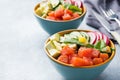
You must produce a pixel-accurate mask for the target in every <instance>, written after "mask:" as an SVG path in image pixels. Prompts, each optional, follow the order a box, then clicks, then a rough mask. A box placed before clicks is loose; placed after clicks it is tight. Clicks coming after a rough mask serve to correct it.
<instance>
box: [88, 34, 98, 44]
mask: <svg viewBox="0 0 120 80" xmlns="http://www.w3.org/2000/svg"><path fill="white" fill-rule="evenodd" d="M87 34H88V35H89V36H90V44H94V43H95V42H96V39H97V36H96V34H95V33H94V32H88V33H87Z"/></svg>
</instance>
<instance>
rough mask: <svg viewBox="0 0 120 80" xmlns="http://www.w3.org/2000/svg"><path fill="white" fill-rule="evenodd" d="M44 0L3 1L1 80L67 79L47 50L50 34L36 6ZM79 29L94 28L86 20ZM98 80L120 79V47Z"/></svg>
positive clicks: (0, 34) (0, 30)
mask: <svg viewBox="0 0 120 80" xmlns="http://www.w3.org/2000/svg"><path fill="white" fill-rule="evenodd" d="M39 1H40V0H0V10H1V11H0V80H64V78H63V77H62V76H61V75H60V74H59V73H58V72H57V71H56V70H55V69H54V67H53V66H52V65H51V63H50V62H49V60H48V58H47V57H46V55H45V52H44V50H43V46H44V44H43V43H44V42H45V40H46V39H47V38H48V36H49V35H48V34H47V33H46V32H45V31H44V30H43V29H42V28H40V26H39V24H38V23H37V21H36V19H35V17H34V15H33V7H34V6H35V4H36V3H37V2H39ZM79 29H91V30H93V29H92V28H90V27H89V26H87V25H86V24H85V20H84V21H83V23H82V24H81V26H80V27H79ZM116 47H117V53H116V56H115V58H114V59H113V61H112V62H111V64H110V65H109V66H108V67H107V69H105V71H104V72H103V73H102V74H101V75H100V76H99V77H98V78H97V79H96V80H119V79H120V70H119V69H120V59H119V58H120V47H119V46H118V45H116Z"/></svg>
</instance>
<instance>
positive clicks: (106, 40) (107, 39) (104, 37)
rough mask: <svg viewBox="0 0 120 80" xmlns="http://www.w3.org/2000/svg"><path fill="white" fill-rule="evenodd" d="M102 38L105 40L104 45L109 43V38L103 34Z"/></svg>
mask: <svg viewBox="0 0 120 80" xmlns="http://www.w3.org/2000/svg"><path fill="white" fill-rule="evenodd" d="M103 40H104V41H105V43H106V45H108V44H109V41H110V40H109V38H108V37H107V36H106V35H105V34H103Z"/></svg>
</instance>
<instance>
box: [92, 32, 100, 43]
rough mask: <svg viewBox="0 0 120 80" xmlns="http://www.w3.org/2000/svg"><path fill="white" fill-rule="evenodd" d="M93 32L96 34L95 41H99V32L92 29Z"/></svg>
mask: <svg viewBox="0 0 120 80" xmlns="http://www.w3.org/2000/svg"><path fill="white" fill-rule="evenodd" d="M93 33H94V34H96V37H97V39H96V42H97V41H99V40H100V36H99V34H98V33H97V32H96V31H94V32H93Z"/></svg>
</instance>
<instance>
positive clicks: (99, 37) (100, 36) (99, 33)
mask: <svg viewBox="0 0 120 80" xmlns="http://www.w3.org/2000/svg"><path fill="white" fill-rule="evenodd" d="M95 33H96V34H97V36H98V40H101V39H103V34H102V33H101V32H98V31H95Z"/></svg>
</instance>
